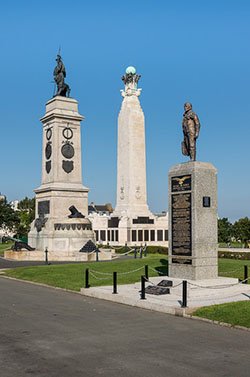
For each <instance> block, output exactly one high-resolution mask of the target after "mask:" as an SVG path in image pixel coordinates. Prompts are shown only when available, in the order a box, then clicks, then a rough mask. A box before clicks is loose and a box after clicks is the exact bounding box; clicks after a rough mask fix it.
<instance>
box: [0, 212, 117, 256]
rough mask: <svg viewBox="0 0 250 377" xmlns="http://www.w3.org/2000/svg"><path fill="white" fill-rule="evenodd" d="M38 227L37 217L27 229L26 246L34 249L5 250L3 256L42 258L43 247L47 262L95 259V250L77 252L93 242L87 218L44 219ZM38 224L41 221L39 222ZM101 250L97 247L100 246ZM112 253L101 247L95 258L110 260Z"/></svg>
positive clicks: (92, 234)
mask: <svg viewBox="0 0 250 377" xmlns="http://www.w3.org/2000/svg"><path fill="white" fill-rule="evenodd" d="M45 220H46V221H45V222H44V223H43V224H42V227H41V229H40V228H37V224H36V222H35V221H36V220H35V221H34V222H33V223H32V225H31V231H30V232H29V242H28V243H29V245H30V246H31V247H34V248H35V250H34V251H24V250H21V251H6V252H5V258H8V259H15V260H45V250H47V251H48V259H49V260H50V261H60V260H61V261H94V260H96V253H95V252H93V251H91V252H80V250H81V249H82V248H83V246H84V245H85V244H86V243H87V242H88V241H92V242H95V241H94V232H93V230H92V228H91V223H90V221H89V220H88V219H87V218H64V220H63V221H61V222H59V221H58V219H55V218H45ZM40 225H41V224H40ZM99 250H100V249H99ZM111 259H112V252H111V251H109V250H107V249H103V250H100V252H98V260H111Z"/></svg>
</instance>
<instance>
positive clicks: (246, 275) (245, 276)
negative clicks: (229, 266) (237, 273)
mask: <svg viewBox="0 0 250 377" xmlns="http://www.w3.org/2000/svg"><path fill="white" fill-rule="evenodd" d="M244 283H245V284H247V283H248V266H247V265H246V266H244Z"/></svg>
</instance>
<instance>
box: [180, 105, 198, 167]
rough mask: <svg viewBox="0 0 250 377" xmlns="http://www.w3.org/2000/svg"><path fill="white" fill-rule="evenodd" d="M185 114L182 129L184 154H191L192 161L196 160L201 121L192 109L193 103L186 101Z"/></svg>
mask: <svg viewBox="0 0 250 377" xmlns="http://www.w3.org/2000/svg"><path fill="white" fill-rule="evenodd" d="M184 110H185V111H184V114H183V120H182V130H183V136H184V140H183V142H182V143H181V147H182V154H184V156H189V157H190V160H191V161H195V160H196V139H197V138H198V136H199V132H200V121H199V118H198V116H197V114H195V113H194V112H193V110H192V104H191V103H189V102H186V103H185V104H184Z"/></svg>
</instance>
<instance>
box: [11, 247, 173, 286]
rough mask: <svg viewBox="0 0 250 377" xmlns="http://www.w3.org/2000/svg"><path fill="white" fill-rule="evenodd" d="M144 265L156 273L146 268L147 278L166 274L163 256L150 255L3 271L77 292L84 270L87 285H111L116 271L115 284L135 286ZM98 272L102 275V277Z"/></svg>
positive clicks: (13, 275)
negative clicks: (88, 273)
mask: <svg viewBox="0 0 250 377" xmlns="http://www.w3.org/2000/svg"><path fill="white" fill-rule="evenodd" d="M146 264H148V266H150V267H151V268H152V269H156V270H157V271H159V272H157V271H153V270H151V269H150V267H149V275H150V276H158V275H159V274H165V275H166V274H167V259H166V258H165V256H162V255H159V254H158V255H157V254H153V255H148V256H147V257H146V258H143V259H129V260H127V259H124V260H122V259H119V260H115V261H112V262H111V261H110V262H90V263H79V264H67V265H66V264H64V265H53V264H51V265H49V266H46V265H44V266H36V267H19V268H15V269H11V270H6V271H5V275H6V276H10V277H15V278H18V279H23V280H30V281H34V282H39V283H45V284H48V285H52V286H55V287H60V288H67V289H71V290H73V291H80V288H82V287H83V286H84V278H85V269H86V268H89V269H90V271H91V273H90V285H92V286H101V285H112V281H113V280H112V279H113V276H112V273H113V271H116V272H117V281H118V284H129V283H135V282H137V281H139V280H140V278H141V275H144V266H145V265H146ZM134 270H136V271H134ZM96 271H97V272H96ZM100 272H101V273H104V274H103V275H102V274H100ZM107 274H108V275H107Z"/></svg>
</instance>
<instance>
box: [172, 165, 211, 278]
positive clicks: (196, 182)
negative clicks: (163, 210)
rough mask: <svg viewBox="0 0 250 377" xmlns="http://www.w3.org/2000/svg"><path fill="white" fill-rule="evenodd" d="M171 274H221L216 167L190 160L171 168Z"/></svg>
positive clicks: (177, 275)
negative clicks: (218, 250) (219, 267)
mask: <svg viewBox="0 0 250 377" xmlns="http://www.w3.org/2000/svg"><path fill="white" fill-rule="evenodd" d="M169 276H170V277H173V278H180V279H191V280H200V279H214V278H217V276H218V255H217V170H216V169H215V167H214V166H213V165H212V164H210V163H206V162H198V161H190V162H187V163H183V164H178V165H175V166H173V167H172V168H171V169H170V171H169Z"/></svg>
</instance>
